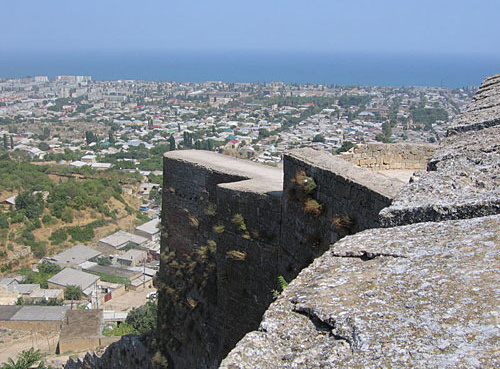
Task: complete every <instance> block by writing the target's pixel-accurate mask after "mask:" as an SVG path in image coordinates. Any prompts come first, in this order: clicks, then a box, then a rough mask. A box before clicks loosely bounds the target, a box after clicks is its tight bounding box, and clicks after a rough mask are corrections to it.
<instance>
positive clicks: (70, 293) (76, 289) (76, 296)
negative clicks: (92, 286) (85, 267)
mask: <svg viewBox="0 0 500 369" xmlns="http://www.w3.org/2000/svg"><path fill="white" fill-rule="evenodd" d="M81 297H82V288H81V287H80V286H73V285H69V286H67V287H66V291H64V298H65V299H66V300H80V298H81Z"/></svg>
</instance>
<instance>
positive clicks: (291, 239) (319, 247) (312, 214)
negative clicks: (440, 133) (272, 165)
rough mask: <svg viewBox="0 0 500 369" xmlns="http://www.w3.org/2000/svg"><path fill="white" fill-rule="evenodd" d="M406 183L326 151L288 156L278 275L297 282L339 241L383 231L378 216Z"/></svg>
mask: <svg viewBox="0 0 500 369" xmlns="http://www.w3.org/2000/svg"><path fill="white" fill-rule="evenodd" d="M403 185H404V183H403V182H401V181H399V180H397V179H392V178H389V177H386V176H384V175H382V174H379V173H376V172H370V171H367V170H366V169H362V168H359V167H355V166H353V165H351V164H350V163H348V162H346V161H344V160H342V159H340V158H339V157H335V156H333V155H331V154H329V153H326V152H322V151H316V150H312V149H297V150H292V151H291V152H289V153H288V154H286V155H285V157H284V182H283V187H284V195H283V207H282V209H283V211H282V217H283V225H282V229H281V253H280V275H283V276H285V277H286V279H287V280H290V279H292V278H295V276H296V275H297V273H298V272H299V271H300V270H302V269H303V268H304V267H306V266H307V265H309V264H310V263H311V262H312V261H313V260H314V258H316V257H318V256H319V255H321V254H322V253H323V252H324V251H326V250H327V249H328V247H329V245H330V244H332V243H334V242H336V241H337V240H338V239H340V238H341V237H343V236H345V235H348V234H353V233H356V232H359V231H360V230H363V229H367V228H375V227H379V226H380V224H379V219H378V213H379V212H380V210H381V209H383V208H385V207H386V206H388V205H390V204H391V201H392V198H394V196H396V194H397V191H398V190H399V188H401V187H402V186H403Z"/></svg>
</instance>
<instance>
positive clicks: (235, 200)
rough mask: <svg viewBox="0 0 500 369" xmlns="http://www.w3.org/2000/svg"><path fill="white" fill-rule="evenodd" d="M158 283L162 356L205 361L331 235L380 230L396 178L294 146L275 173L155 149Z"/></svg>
mask: <svg viewBox="0 0 500 369" xmlns="http://www.w3.org/2000/svg"><path fill="white" fill-rule="evenodd" d="M164 173H165V175H164V184H163V185H164V191H163V204H164V205H163V221H162V222H163V227H164V230H165V232H164V238H163V241H162V256H161V272H160V275H159V278H158V287H159V291H160V293H159V306H160V307H159V311H160V312H161V313H160V314H159V319H158V323H159V330H160V332H161V333H160V335H159V337H160V341H161V349H160V351H162V353H163V354H164V355H165V356H166V357H167V358H168V360H169V363H170V365H172V366H173V367H179V368H188V367H190V368H191V367H192V368H194V367H209V368H215V367H217V366H218V365H219V363H220V361H221V360H222V359H223V358H224V357H225V356H226V355H227V353H228V352H229V351H230V350H231V349H232V348H233V347H234V345H235V344H236V342H238V340H240V339H241V338H242V337H243V335H244V334H245V333H246V332H248V331H251V330H254V329H257V327H258V325H259V323H260V321H261V318H262V314H263V313H264V311H265V310H266V309H267V307H268V306H269V304H270V303H271V302H272V300H273V294H272V290H275V289H277V288H278V286H277V279H278V276H283V277H284V278H285V279H286V280H287V281H290V280H292V279H294V278H295V277H296V276H297V274H298V273H299V272H300V271H301V270H302V269H303V268H305V267H306V266H308V265H309V264H310V263H311V262H312V261H313V260H314V259H315V258H317V257H318V256H320V255H321V254H323V253H324V252H325V251H326V250H327V249H328V248H329V246H330V245H331V244H332V243H334V242H336V241H338V240H339V239H340V238H342V237H344V236H346V235H349V234H353V233H357V232H359V231H362V230H364V229H369V228H377V227H380V220H379V216H378V214H379V212H380V211H381V210H382V209H383V208H385V207H387V206H389V205H390V204H391V202H392V199H393V198H394V197H395V196H396V195H397V193H398V190H399V189H400V188H402V187H403V186H404V184H405V183H404V182H402V181H400V180H398V179H395V178H391V177H388V176H385V175H383V174H380V173H377V172H373V171H370V170H367V169H366V168H361V167H356V166H353V165H352V164H351V163H349V162H346V161H345V160H342V159H341V158H340V157H338V156H337V157H336V156H333V155H331V154H328V153H325V152H319V151H315V150H311V149H297V150H292V151H291V152H289V153H287V154H286V155H285V157H284V165H283V171H282V170H280V169H277V168H272V167H267V166H262V165H258V164H255V163H251V162H248V161H242V160H238V159H234V158H230V157H227V156H223V155H219V154H215V153H210V152H203V151H196V150H192V151H176V152H169V153H167V154H165V158H164Z"/></svg>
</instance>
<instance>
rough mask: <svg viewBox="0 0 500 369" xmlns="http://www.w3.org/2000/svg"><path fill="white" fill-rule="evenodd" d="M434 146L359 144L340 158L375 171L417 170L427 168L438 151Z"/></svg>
mask: <svg viewBox="0 0 500 369" xmlns="http://www.w3.org/2000/svg"><path fill="white" fill-rule="evenodd" d="M436 147H437V145H432V144H413V143H412V144H410V143H408V144H391V145H387V144H383V143H377V142H370V143H367V144H359V145H356V146H354V147H353V148H351V149H350V150H349V151H347V152H343V153H341V155H340V157H341V158H342V159H344V160H346V161H349V162H351V163H353V164H354V165H357V166H360V167H363V168H368V169H373V170H384V169H415V170H417V169H418V170H423V169H426V168H427V163H428V162H429V158H430V157H431V155H432V154H433V152H434V150H436Z"/></svg>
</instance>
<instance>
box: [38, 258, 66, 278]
mask: <svg viewBox="0 0 500 369" xmlns="http://www.w3.org/2000/svg"><path fill="white" fill-rule="evenodd" d="M61 270H62V268H61V267H60V266H59V265H57V264H54V263H51V262H50V261H47V260H44V261H42V262H41V263H40V264H38V271H39V272H40V273H45V274H50V275H55V274H57V273H59V272H60V271H61Z"/></svg>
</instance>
